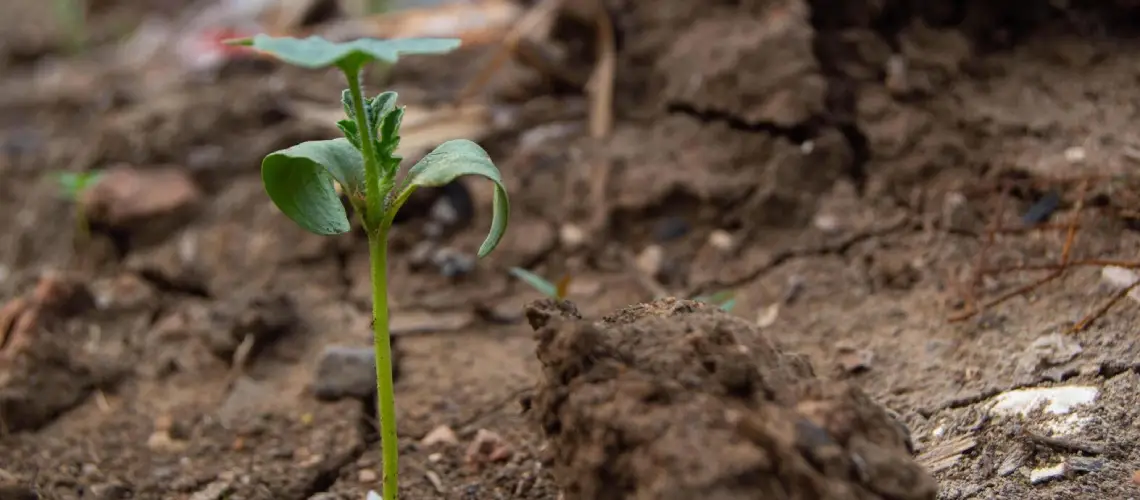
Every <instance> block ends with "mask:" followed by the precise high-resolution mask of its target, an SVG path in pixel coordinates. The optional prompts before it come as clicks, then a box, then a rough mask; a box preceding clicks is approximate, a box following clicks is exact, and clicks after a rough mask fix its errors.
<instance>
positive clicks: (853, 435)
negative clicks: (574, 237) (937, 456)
mask: <svg viewBox="0 0 1140 500" xmlns="http://www.w3.org/2000/svg"><path fill="white" fill-rule="evenodd" d="M527 317H528V319H529V320H530V323H531V326H532V327H533V328H534V329H535V330H536V332H537V334H536V335H537V340H538V357H539V359H540V360H541V362H542V364H543V381H542V382H541V385H540V387H539V390H538V393H537V395H536V397H535V399H534V401H533V405H534V406H533V411H534V414H535V417H536V418H537V420H538V421H539V422H540V424H541V427H542V432H543V433H544V434H545V436H546V438H547V439H548V440H549V443H550V452H551V455H552V456H551V457H550V460H551V461H552V462H553V469H554V474H555V477H556V478H557V479H558V481H559V482H560V484H561V486H562V487H563V488H564V490H563V491H564V493H565V495H566V498H567V499H619V498H634V499H650V498H652V499H674V498H676V499H681V498H694V497H697V496H700V497H703V498H709V499H746V498H748V499H754V498H771V499H778V498H813V499H856V498H858V499H872V498H884V499H886V498H889V499H896V500H901V499H915V500H917V499H933V498H935V496H936V492H937V487H936V485H935V482H934V480H933V479H932V478H931V476H930V475H929V474H928V473H927V472H926V471H925V470H924V469H923V468H922V467H920V466H919V465H917V464H916V463H915V462H914V461H913V460H912V458H911V456H910V449H909V448H910V444H909V434H908V432H907V430H906V429H905V427H904V426H902V425H901V424H899V423H898V422H897V421H896V420H895V419H894V418H892V417H891V415H889V414H888V413H887V411H886V410H884V409H883V408H882V407H880V406H878V405H877V404H875V403H874V402H872V401H871V400H870V399H869V398H868V397H867V396H865V395H864V394H863V393H862V392H861V391H859V390H858V389H855V388H853V387H851V386H849V385H847V384H844V383H836V382H825V381H821V380H818V379H817V378H816V377H815V376H814V375H813V373H812V370H811V367H810V366H809V365H808V364H807V363H806V361H804V360H803V359H802V358H799V357H797V356H794V355H789V354H784V353H782V352H780V351H779V350H778V348H777V347H776V346H775V345H773V343H772V342H771V341H770V340H769V339H767V338H765V337H764V336H763V335H762V334H761V333H760V331H759V330H758V329H757V328H756V327H754V326H752V325H751V324H749V323H747V322H745V321H743V320H741V319H739V318H736V317H733V316H730V315H728V314H725V313H723V312H721V311H719V310H717V309H715V308H713V307H710V306H706V305H704V304H701V303H698V302H691V301H680V300H675V299H665V300H659V301H656V302H653V303H648V304H642V305H637V306H632V307H628V308H625V309H622V310H620V311H618V312H616V313H614V314H612V315H610V316H607V317H605V318H604V319H602V320H601V321H597V322H593V321H587V320H582V319H581V317H580V315H579V314H578V312H577V310H576V308H575V307H574V306H573V305H571V304H568V303H562V304H555V303H553V302H551V301H542V302H538V303H535V304H533V305H531V306H530V307H529V308H528V309H527Z"/></svg>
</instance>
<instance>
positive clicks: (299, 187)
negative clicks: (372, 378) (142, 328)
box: [228, 35, 510, 500]
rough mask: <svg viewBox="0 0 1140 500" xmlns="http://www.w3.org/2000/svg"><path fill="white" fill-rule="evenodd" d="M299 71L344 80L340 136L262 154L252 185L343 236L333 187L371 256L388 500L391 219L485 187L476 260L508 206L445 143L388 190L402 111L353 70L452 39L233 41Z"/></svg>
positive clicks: (392, 457) (393, 445)
mask: <svg viewBox="0 0 1140 500" xmlns="http://www.w3.org/2000/svg"><path fill="white" fill-rule="evenodd" d="M228 43H230V44H233V45H244V46H250V47H253V48H254V49H256V50H259V51H262V52H265V53H268V54H270V55H272V56H274V57H276V58H278V59H280V60H282V61H284V62H286V63H289V64H293V65H296V66H300V67H303V68H310V69H318V68H326V67H330V66H331V67H336V68H337V69H339V70H340V71H341V72H342V73H344V76H345V78H346V79H347V81H348V89H347V90H345V91H344V92H343V93H342V95H341V101H342V103H343V104H344V112H345V115H347V119H344V120H340V121H339V122H337V126H338V127H339V128H340V130H341V132H343V134H344V137H343V138H337V139H330V140H323V141H309V142H304V143H301V144H298V145H296V146H293V147H291V148H288V149H284V150H281V151H277V152H274V153H271V154H269V155H268V156H266V157H265V159H264V160H263V161H262V163H261V179H262V182H263V183H264V185H265V191H266V193H267V194H268V195H269V198H270V199H271V200H272V201H273V203H274V204H275V205H276V206H277V208H278V209H280V210H281V212H283V213H284V214H285V215H286V216H288V217H289V218H290V219H292V220H293V222H295V223H297V224H298V225H300V226H301V227H302V228H304V229H306V230H308V231H310V232H313V233H316V234H320V235H334V234H341V233H346V232H348V231H349V230H350V229H351V223H350V221H349V219H348V214H347V212H346V210H345V207H344V205H343V204H342V202H341V199H340V197H339V195H338V194H337V192H336V188H335V186H334V184H333V183H334V182H335V183H337V184H340V187H341V188H342V189H343V191H344V193H345V194H346V195H347V197H348V200H349V202H350V203H351V205H352V207H353V208H354V209H355V213H356V214H357V215H358V216H359V219H360V222H361V224H363V226H364V229H365V232H367V233H368V251H369V255H370V257H371V266H370V267H371V278H372V315H373V342H374V344H375V349H376V391H377V394H378V397H377V406H378V413H379V416H380V444H381V448H382V453H383V460H384V477H383V498H384V500H395V498H396V493H397V486H398V481H397V475H398V470H399V469H398V466H397V460H398V452H399V448H398V446H397V441H396V409H395V401H394V399H395V398H394V394H393V392H394V387H393V385H394V384H393V379H392V350H391V341H390V333H389V329H388V276H387V273H388V232H389V229H390V228H391V226H392V220H393V219H394V218H395V216H396V212H397V211H398V210H399V209H400V207H401V206H403V205H404V203H405V202H406V201H408V197H409V196H411V195H412V193H413V192H414V191H415V190H416V189H417V188H419V187H423V186H443V185H446V184H448V183H450V182H452V181H454V180H455V179H457V178H459V177H461V176H464V175H477V176H482V177H485V178H487V179H489V180H490V181H491V182H493V183H494V187H495V197H494V214H493V216H492V220H491V230H490V232H489V233H488V235H487V238H486V239H485V240H484V241H483V245H482V246H481V247H480V248H479V257H484V256H486V255H487V254H488V253H490V252H491V251H492V250H494V249H495V247H496V246H497V245H498V244H499V240H501V239H502V237H503V233H504V232H505V231H506V229H507V220H508V216H509V211H510V203H509V201H508V199H507V192H506V188H504V187H503V182H502V178H501V175H500V173H499V169H498V168H496V167H495V165H494V163H492V162H491V158H490V157H489V156H488V155H487V152H486V151H484V150H483V148H481V147H479V145H477V144H475V143H474V142H471V141H468V140H464V139H456V140H451V141H447V142H444V143H443V144H441V145H440V146H439V147H437V148H436V149H435V150H434V151H432V152H431V153H428V154H427V156H424V157H423V159H421V160H420V161H419V162H418V163H416V164H415V165H414V166H412V168H411V169H410V170H408V173H407V175H406V176H404V178H403V181H402V182H400V183H399V186H397V181H396V175H397V174H398V173H399V170H400V161H401V159H402V158H401V157H400V156H398V155H396V154H395V152H396V148H397V146H399V143H400V123H401V120H402V118H403V116H404V109H403V108H400V107H397V106H396V93H395V92H383V93H381V94H380V95H377V96H376V97H373V98H371V99H366V98H365V97H364V95H363V92H362V90H361V84H360V74H361V70H362V69H363V68H364V67H365V66H366V65H367V64H369V63H372V62H378V63H381V64H384V65H392V64H395V63H396V61H397V60H398V59H399V56H400V55H403V54H445V53H448V52H451V51H452V50H454V49H456V48H457V47H458V46H459V43H460V42H459V40H453V39H440V38H420V39H399V40H374V39H361V40H355V41H352V42H347V43H333V42H329V41H328V40H325V39H322V38H319V37H315V36H313V37H309V38H305V39H297V38H288V37H286V38H275V37H270V36H266V35H258V36H256V37H253V38H247V39H242V40H233V41H230V42H228Z"/></svg>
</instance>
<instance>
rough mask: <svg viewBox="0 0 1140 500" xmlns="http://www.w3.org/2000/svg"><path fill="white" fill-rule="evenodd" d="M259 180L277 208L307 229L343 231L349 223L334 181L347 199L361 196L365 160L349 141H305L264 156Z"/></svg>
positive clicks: (312, 230) (330, 232)
mask: <svg viewBox="0 0 1140 500" xmlns="http://www.w3.org/2000/svg"><path fill="white" fill-rule="evenodd" d="M261 180H262V182H263V183H264V184H265V191H266V193H268V194H269V198H270V199H271V200H273V203H274V204H275V205H277V208H279V209H280V210H281V212H283V213H284V214H285V215H286V216H288V217H289V218H290V219H292V220H293V222H296V223H297V224H298V225H300V226H301V227H302V228H304V229H305V230H307V231H310V232H313V233H316V234H321V235H330V234H339V233H345V232H348V231H349V230H350V229H351V227H352V226H351V224H350V223H349V220H348V214H347V212H346V211H345V209H344V205H343V204H342V203H341V201H340V197H339V196H338V195H337V193H336V189H335V188H334V186H333V181H334V180H335V181H336V182H338V183H340V185H341V186H342V187H343V188H344V190H345V193H346V194H347V195H348V196H349V199H352V200H363V199H364V193H365V185H364V159H363V158H362V157H361V156H360V152H359V151H357V150H356V148H355V147H353V145H352V144H351V143H350V142H349V141H348V139H332V140H327V141H309V142H303V143H301V144H298V145H296V146H293V147H291V148H288V149H283V150H281V151H277V152H274V153H271V154H270V155H269V156H266V157H265V159H264V160H263V161H262V162H261ZM354 203H355V201H354Z"/></svg>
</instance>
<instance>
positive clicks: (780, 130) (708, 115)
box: [665, 102, 819, 145]
mask: <svg viewBox="0 0 1140 500" xmlns="http://www.w3.org/2000/svg"><path fill="white" fill-rule="evenodd" d="M665 109H666V111H668V112H669V113H674V114H683V115H686V116H690V117H693V118H696V119H698V120H700V121H702V122H705V123H709V122H721V123H724V124H726V125H728V127H729V128H731V129H733V130H740V131H743V132H763V133H767V134H770V135H774V136H777V137H783V138H786V139H788V140H789V141H792V142H794V143H796V144H797V145H798V144H803V143H805V142H807V141H810V140H812V139H814V138H815V137H816V136H818V135H819V123H818V122H819V120H817V119H815V118H813V119H812V120H810V121H808V122H805V123H800V124H797V125H794V126H791V127H786V126H781V125H777V124H775V123H772V122H749V121H748V120H745V119H744V118H741V117H739V116H736V115H734V114H732V113H729V112H725V111H717V110H701V109H697V108H696V106H693V105H692V104H687V103H683V102H670V103H668V104H666V107H665Z"/></svg>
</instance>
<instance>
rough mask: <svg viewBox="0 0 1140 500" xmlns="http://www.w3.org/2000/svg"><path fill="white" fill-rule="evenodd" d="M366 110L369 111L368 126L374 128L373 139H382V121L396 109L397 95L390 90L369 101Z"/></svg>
mask: <svg viewBox="0 0 1140 500" xmlns="http://www.w3.org/2000/svg"><path fill="white" fill-rule="evenodd" d="M364 109H366V110H368V126H369V127H372V137H373V138H375V139H378V138H380V137H381V136H380V120H383V119H384V117H385V116H387V115H388V113H391V112H392V111H393V110H395V109H396V93H395V92H392V91H390V90H389V91H387V92H383V93H381V94H380V95H378V96H376V97H373V98H372V99H368V102H367V103H366V104H365V106H364Z"/></svg>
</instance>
